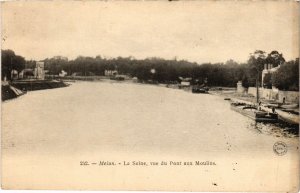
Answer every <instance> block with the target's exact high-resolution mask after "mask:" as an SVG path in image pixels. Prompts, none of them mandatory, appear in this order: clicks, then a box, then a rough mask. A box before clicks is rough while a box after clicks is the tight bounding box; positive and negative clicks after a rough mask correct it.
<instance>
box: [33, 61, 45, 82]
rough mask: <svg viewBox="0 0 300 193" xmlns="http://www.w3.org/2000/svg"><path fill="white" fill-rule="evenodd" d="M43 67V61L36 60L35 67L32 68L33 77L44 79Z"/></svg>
mask: <svg viewBox="0 0 300 193" xmlns="http://www.w3.org/2000/svg"><path fill="white" fill-rule="evenodd" d="M44 67H45V64H44V62H36V65H35V68H34V77H35V78H36V79H40V80H44V79H45V70H44Z"/></svg>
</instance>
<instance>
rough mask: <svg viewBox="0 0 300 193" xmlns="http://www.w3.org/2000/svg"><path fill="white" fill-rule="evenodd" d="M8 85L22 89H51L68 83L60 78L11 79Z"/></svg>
mask: <svg viewBox="0 0 300 193" xmlns="http://www.w3.org/2000/svg"><path fill="white" fill-rule="evenodd" d="M10 85H12V86H14V87H16V88H18V89H20V90H22V91H33V90H43V89H53V88H61V87H66V86H68V84H66V83H65V82H63V81H61V80H17V81H12V82H11V83H10Z"/></svg>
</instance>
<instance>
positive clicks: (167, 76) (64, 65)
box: [1, 50, 299, 90]
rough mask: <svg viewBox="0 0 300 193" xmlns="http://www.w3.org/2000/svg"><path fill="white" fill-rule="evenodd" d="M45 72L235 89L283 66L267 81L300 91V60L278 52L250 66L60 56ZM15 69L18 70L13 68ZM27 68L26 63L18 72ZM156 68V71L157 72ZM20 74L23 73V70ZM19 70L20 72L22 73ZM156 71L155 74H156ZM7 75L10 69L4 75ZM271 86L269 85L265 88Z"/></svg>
mask: <svg viewBox="0 0 300 193" xmlns="http://www.w3.org/2000/svg"><path fill="white" fill-rule="evenodd" d="M8 52H9V53H11V52H12V51H11V50H2V57H3V54H4V56H6V57H7V55H8V54H7V53H8ZM43 61H44V63H45V69H46V70H47V71H48V74H49V75H58V74H59V73H60V72H61V71H62V70H64V71H66V72H67V73H68V75H72V74H76V75H81V76H92V75H98V76H103V75H104V74H105V70H116V71H118V73H119V74H123V75H128V76H131V77H137V78H138V79H139V80H141V81H154V82H158V83H174V82H179V81H180V80H179V77H183V78H188V77H189V78H192V80H193V81H194V83H199V84H201V83H203V82H204V81H205V80H207V81H208V85H209V86H224V87H235V86H236V83H237V82H238V81H240V80H241V81H242V84H243V86H245V87H249V86H255V85H256V84H261V82H262V80H261V77H262V76H261V74H262V70H263V69H264V65H265V64H266V63H270V64H272V65H273V67H276V66H278V65H281V68H279V70H278V71H277V72H276V73H273V74H272V75H268V76H266V78H268V77H269V79H270V80H269V81H267V79H266V81H264V82H267V83H271V84H273V85H275V86H277V87H278V88H280V89H284V90H299V83H298V82H299V81H298V77H299V70H298V64H299V59H296V60H292V61H288V62H286V61H285V59H284V57H283V55H282V54H280V53H279V52H278V51H272V52H270V53H266V52H264V51H262V50H256V51H254V52H253V53H251V54H250V56H249V59H248V61H247V62H246V63H237V62H235V61H234V60H228V61H227V62H225V63H203V64H200V65H199V64H198V63H195V62H189V61H187V60H177V59H173V60H166V59H163V58H157V57H152V58H146V59H135V58H133V57H117V58H109V59H108V58H103V57H101V56H100V55H99V56H96V57H85V56H78V57H77V58H76V59H74V60H68V59H67V58H66V57H60V56H56V57H53V58H46V59H44V60H43ZM1 64H2V70H3V66H5V67H6V68H5V69H7V67H8V66H9V59H5V60H3V61H2V63H1ZM34 64H35V61H26V68H32V66H34ZM12 68H13V69H14V67H12ZM21 68H23V69H24V68H25V66H24V65H23V64H22V65H20V66H18V69H21ZM153 69H154V71H153ZM19 71H20V70H19ZM19 71H18V72H19ZM153 72H154V73H153ZM3 74H7V70H6V71H5V72H4V73H3V71H2V75H3ZM2 77H3V76H2ZM264 86H266V87H267V86H269V85H264Z"/></svg>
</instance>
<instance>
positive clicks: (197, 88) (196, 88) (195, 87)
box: [192, 86, 209, 93]
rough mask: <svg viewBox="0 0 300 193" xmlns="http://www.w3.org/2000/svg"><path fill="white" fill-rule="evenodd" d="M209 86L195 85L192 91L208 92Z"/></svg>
mask: <svg viewBox="0 0 300 193" xmlns="http://www.w3.org/2000/svg"><path fill="white" fill-rule="evenodd" d="M208 90H209V88H208V87H200V86H193V87H192V93H208Z"/></svg>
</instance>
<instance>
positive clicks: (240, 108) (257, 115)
mask: <svg viewBox="0 0 300 193" xmlns="http://www.w3.org/2000/svg"><path fill="white" fill-rule="evenodd" d="M230 106H231V107H230V108H231V109H232V110H234V111H236V112H238V113H240V114H242V115H244V116H247V117H249V118H251V119H253V120H255V121H257V122H277V121H278V114H277V113H270V112H267V111H264V110H261V109H260V110H258V109H257V107H256V106H254V105H247V104H245V103H231V105H230Z"/></svg>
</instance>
